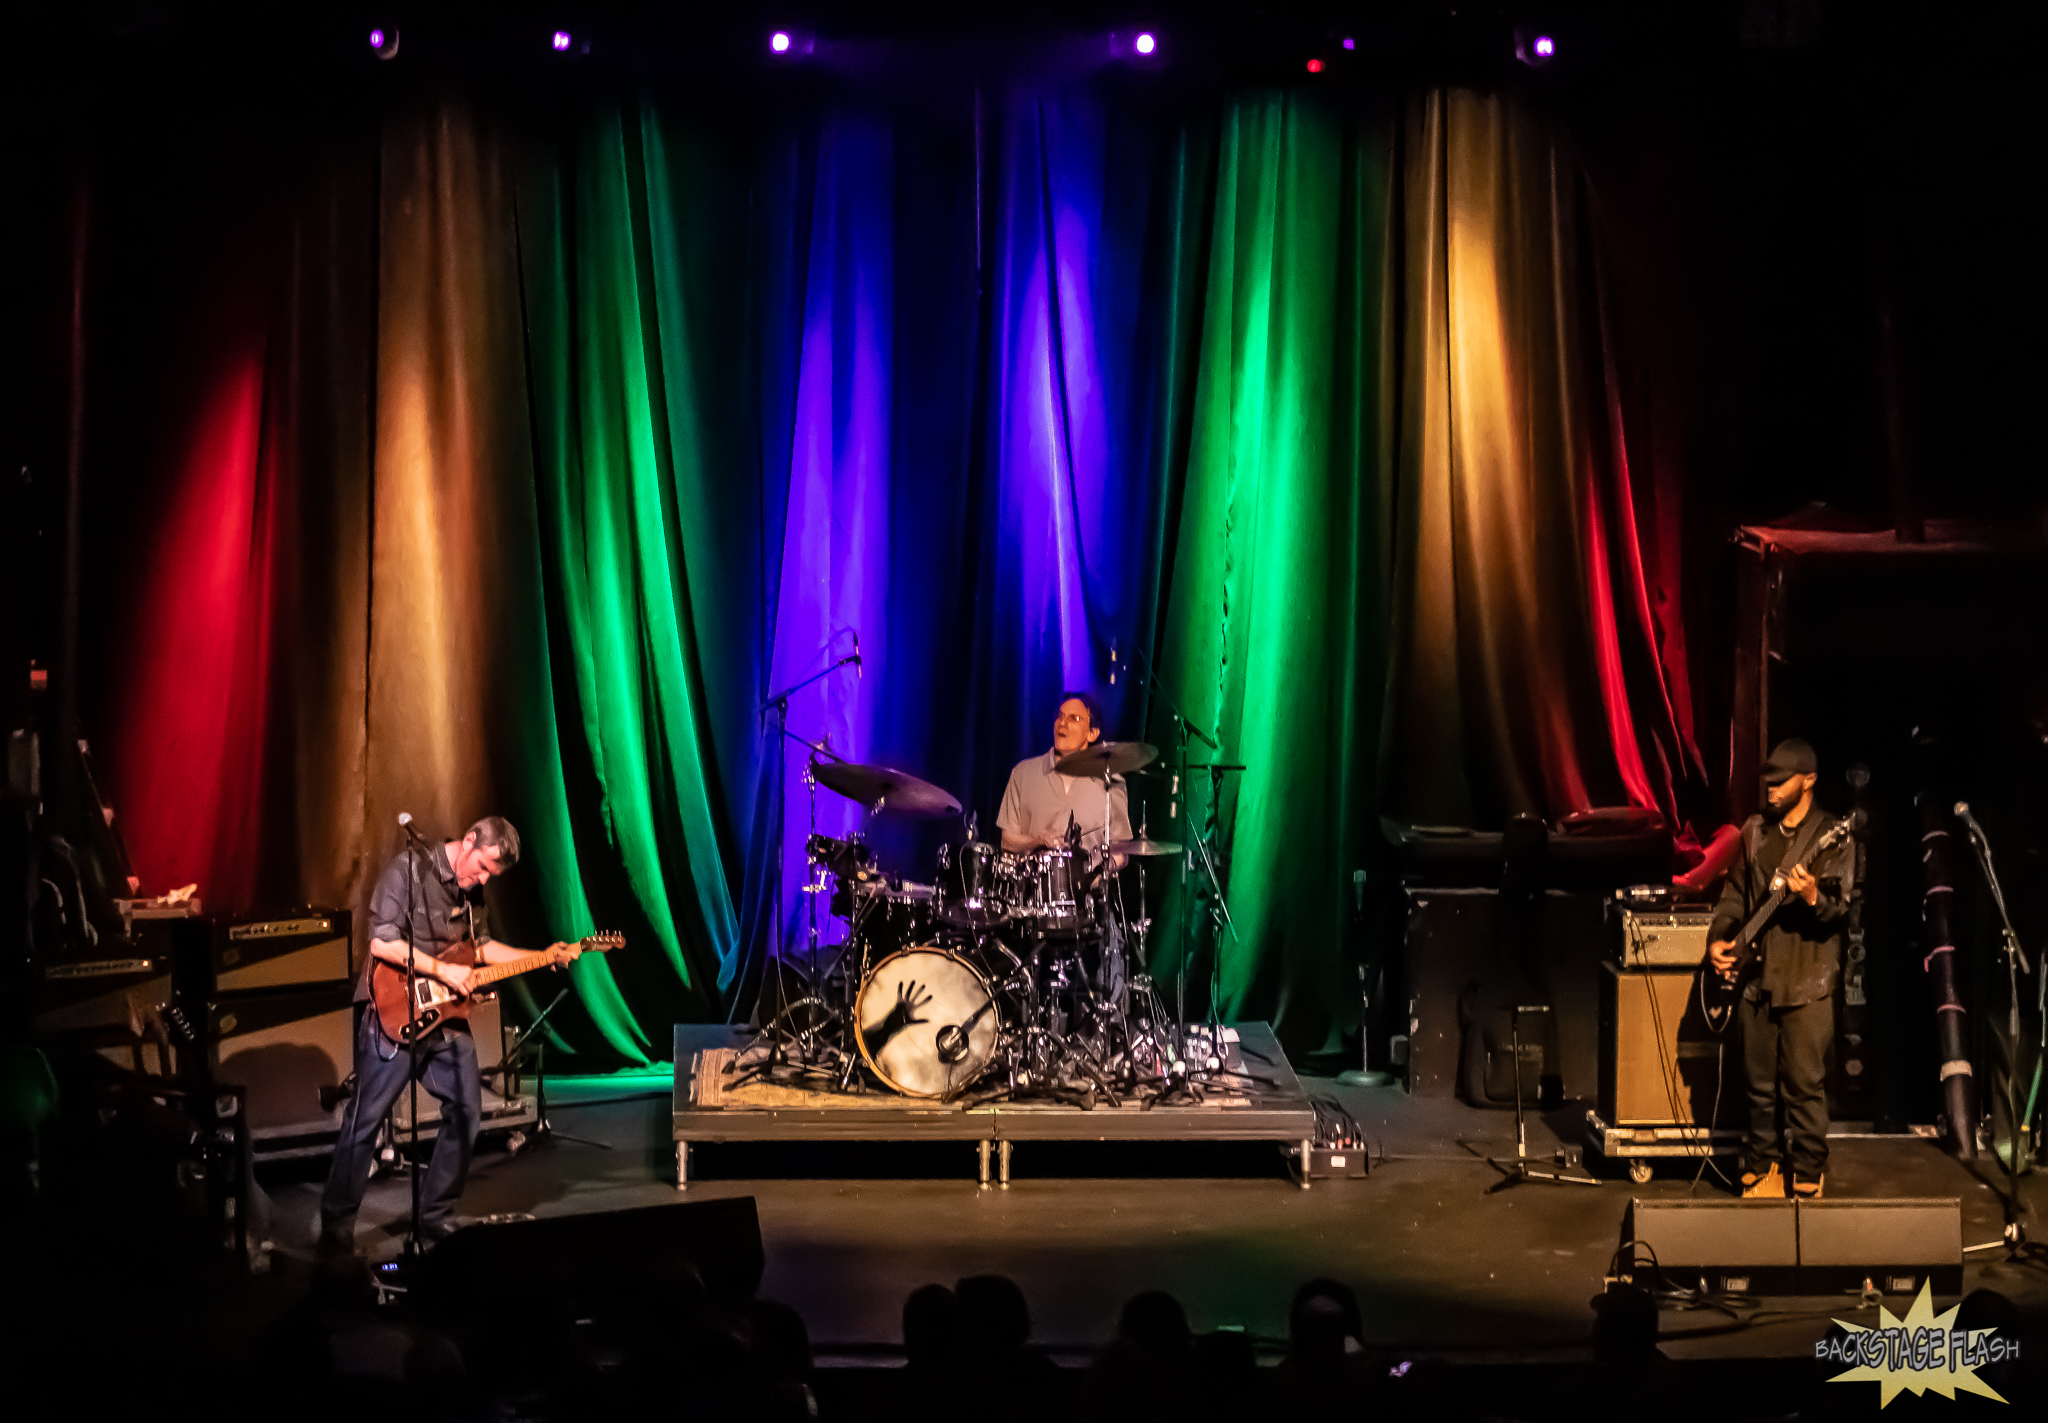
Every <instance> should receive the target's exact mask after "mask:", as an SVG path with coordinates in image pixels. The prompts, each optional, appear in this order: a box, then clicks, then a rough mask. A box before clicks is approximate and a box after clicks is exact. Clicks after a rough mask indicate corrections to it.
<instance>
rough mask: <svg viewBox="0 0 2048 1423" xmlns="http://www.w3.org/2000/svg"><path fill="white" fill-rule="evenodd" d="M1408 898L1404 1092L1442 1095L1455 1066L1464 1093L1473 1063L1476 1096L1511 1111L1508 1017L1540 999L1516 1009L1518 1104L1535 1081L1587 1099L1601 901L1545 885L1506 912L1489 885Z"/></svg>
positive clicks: (1591, 1086) (1595, 1058) (1455, 1082)
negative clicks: (1479, 1089)
mask: <svg viewBox="0 0 2048 1423" xmlns="http://www.w3.org/2000/svg"><path fill="white" fill-rule="evenodd" d="M1407 895H1408V922H1407V926H1406V929H1405V932H1404V935H1403V942H1402V961H1401V983H1400V985H1399V988H1400V990H1401V991H1404V992H1405V993H1406V996H1407V1000H1408V1004H1409V1014H1408V1039H1409V1048H1408V1051H1409V1061H1408V1069H1409V1070H1408V1090H1409V1091H1410V1092H1412V1093H1414V1094H1415V1095H1417V1096H1420V1097H1449V1096H1452V1095H1454V1094H1455V1093H1456V1092H1457V1091H1458V1088H1459V1078H1460V1074H1461V1071H1463V1072H1464V1075H1465V1076H1466V1078H1467V1079H1468V1095H1470V1093H1469V1086H1470V1084H1471V1080H1472V1079H1473V1078H1475V1077H1476V1076H1477V1074H1476V1073H1474V1072H1472V1071H1469V1070H1466V1069H1469V1068H1471V1067H1472V1066H1473V1065H1474V1060H1475V1059H1476V1062H1477V1066H1478V1068H1479V1069H1480V1071H1481V1072H1483V1073H1484V1076H1483V1078H1480V1079H1479V1080H1480V1085H1482V1086H1483V1089H1484V1092H1483V1095H1484V1096H1486V1097H1487V1098H1489V1099H1490V1100H1491V1101H1492V1103H1493V1104H1495V1105H1501V1104H1505V1105H1509V1106H1512V1105H1513V1102H1514V1055H1513V1053H1512V1051H1511V1050H1510V1048H1509V1036H1510V1035H1509V1023H1510V1019H1511V1015H1512V1012H1513V1009H1514V1008H1515V1007H1517V1006H1521V1005H1528V1004H1542V1005H1545V1006H1547V1007H1548V1008H1549V1010H1550V1011H1548V1012H1547V1013H1534V1014H1530V1013H1524V1014H1523V1015H1522V1050H1523V1054H1524V1056H1523V1091H1524V1093H1525V1094H1527V1100H1528V1101H1529V1102H1530V1103H1531V1104H1532V1105H1533V1104H1534V1103H1535V1102H1536V1100H1537V1095H1538V1091H1539V1088H1541V1087H1548V1088H1550V1090H1552V1091H1561V1092H1562V1093H1563V1095H1564V1096H1565V1097H1567V1098H1579V1099H1585V1098H1588V1097H1590V1096H1591V1095H1592V1093H1593V1092H1594V1091H1595V1090H1596V1089H1597V1086H1598V1075H1599V1062H1600V1050H1599V1017H1600V999H1599V986H1598V984H1599V979H1598V965H1599V962H1600V960H1601V958H1602V956H1603V951H1604V947H1605V945H1606V943H1607V940H1608V932H1609V931H1608V928H1607V925H1606V903H1605V900H1604V899H1603V898H1602V897H1601V896H1599V895H1597V894H1590V893H1588V894H1579V893H1566V892H1561V891H1554V890H1553V891H1547V892H1544V893H1541V894H1537V895H1535V896H1533V897H1532V898H1531V899H1530V900H1529V901H1527V902H1525V903H1523V904H1520V905H1513V904H1510V905H1509V906H1508V907H1507V908H1506V909H1504V908H1503V902H1502V899H1501V896H1500V895H1499V894H1498V893H1497V892H1495V891H1493V890H1486V889H1420V888H1412V887H1411V888H1409V889H1408V891H1407ZM1396 1001H1399V1000H1398V999H1397V1000H1396ZM1539 1053H1540V1054H1541V1056H1540V1058H1539V1056H1538V1054H1539ZM1542 1077H1549V1078H1550V1079H1551V1081H1550V1082H1549V1083H1542V1082H1540V1081H1539V1078H1542Z"/></svg>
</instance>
